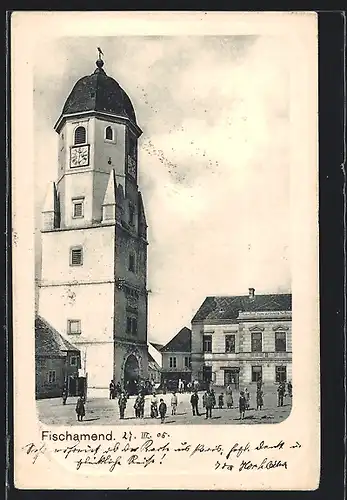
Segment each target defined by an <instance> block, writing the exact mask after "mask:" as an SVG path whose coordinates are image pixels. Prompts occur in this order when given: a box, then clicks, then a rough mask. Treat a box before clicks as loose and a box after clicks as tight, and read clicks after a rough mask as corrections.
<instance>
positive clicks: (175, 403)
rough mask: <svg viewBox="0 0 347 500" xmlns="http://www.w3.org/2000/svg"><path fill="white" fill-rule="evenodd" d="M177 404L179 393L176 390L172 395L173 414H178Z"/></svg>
mask: <svg viewBox="0 0 347 500" xmlns="http://www.w3.org/2000/svg"><path fill="white" fill-rule="evenodd" d="M177 404H178V400H177V395H176V393H175V391H173V393H172V396H171V415H176V410H177Z"/></svg>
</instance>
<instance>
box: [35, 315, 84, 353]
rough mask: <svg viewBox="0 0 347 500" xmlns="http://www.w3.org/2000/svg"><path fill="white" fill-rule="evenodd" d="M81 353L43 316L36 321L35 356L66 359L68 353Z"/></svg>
mask: <svg viewBox="0 0 347 500" xmlns="http://www.w3.org/2000/svg"><path fill="white" fill-rule="evenodd" d="M67 351H69V352H71V351H72V352H76V353H79V352H80V351H79V349H77V347H76V346H74V345H73V344H71V343H70V342H69V341H68V340H65V339H64V337H63V336H62V335H60V333H59V332H58V331H57V330H56V329H55V328H53V326H52V325H50V324H49V323H48V322H47V321H46V320H45V319H43V318H42V317H41V316H37V317H36V319H35V354H36V355H37V356H54V357H58V358H59V357H61V358H62V357H65V356H66V352H67Z"/></svg>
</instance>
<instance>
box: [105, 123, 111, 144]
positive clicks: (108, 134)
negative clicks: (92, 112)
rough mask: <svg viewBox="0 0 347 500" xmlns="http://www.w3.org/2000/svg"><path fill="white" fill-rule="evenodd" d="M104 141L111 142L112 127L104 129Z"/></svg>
mask: <svg viewBox="0 0 347 500" xmlns="http://www.w3.org/2000/svg"><path fill="white" fill-rule="evenodd" d="M105 139H106V140H107V141H113V130H112V127H110V126H108V127H106V130H105Z"/></svg>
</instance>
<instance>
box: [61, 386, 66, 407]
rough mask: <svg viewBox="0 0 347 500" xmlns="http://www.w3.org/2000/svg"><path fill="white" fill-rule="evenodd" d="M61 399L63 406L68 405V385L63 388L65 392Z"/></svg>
mask: <svg viewBox="0 0 347 500" xmlns="http://www.w3.org/2000/svg"><path fill="white" fill-rule="evenodd" d="M61 397H62V399H63V405H66V400H67V388H66V385H64V387H63V392H62V394H61Z"/></svg>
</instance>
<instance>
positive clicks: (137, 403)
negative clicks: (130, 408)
mask: <svg viewBox="0 0 347 500" xmlns="http://www.w3.org/2000/svg"><path fill="white" fill-rule="evenodd" d="M134 410H135V418H140V394H138V395H137V396H136V399H135V403H134Z"/></svg>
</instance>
